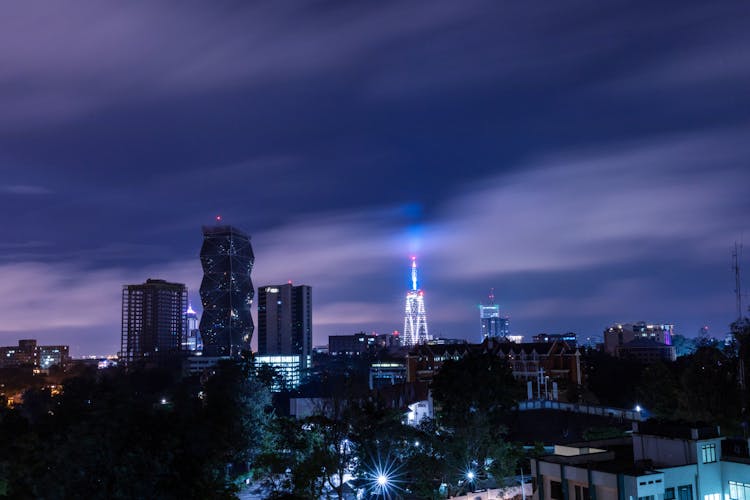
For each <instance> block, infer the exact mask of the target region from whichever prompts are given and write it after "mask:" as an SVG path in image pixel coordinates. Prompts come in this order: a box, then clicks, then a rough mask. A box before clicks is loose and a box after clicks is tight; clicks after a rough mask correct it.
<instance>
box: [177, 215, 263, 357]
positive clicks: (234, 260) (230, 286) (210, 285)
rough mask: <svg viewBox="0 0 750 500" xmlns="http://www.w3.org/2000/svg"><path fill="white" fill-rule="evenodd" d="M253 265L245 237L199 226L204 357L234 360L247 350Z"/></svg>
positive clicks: (227, 229)
mask: <svg viewBox="0 0 750 500" xmlns="http://www.w3.org/2000/svg"><path fill="white" fill-rule="evenodd" d="M254 262H255V256H254V254H253V247H252V245H250V238H249V237H248V236H247V235H246V234H245V233H243V232H242V231H240V230H239V229H237V228H235V227H232V226H203V246H202V247H201V265H202V266H203V281H202V282H201V289H200V294H201V302H202V304H203V314H202V315H201V321H200V335H201V338H202V340H203V354H204V355H205V356H236V355H239V353H240V352H242V350H244V349H250V339H251V338H252V336H253V330H254V325H253V318H252V317H251V316H250V306H251V305H252V303H253V296H254V293H255V291H254V289H253V282H252V281H251V279H250V272H251V271H252V269H253V263H254ZM183 311H184V309H183Z"/></svg>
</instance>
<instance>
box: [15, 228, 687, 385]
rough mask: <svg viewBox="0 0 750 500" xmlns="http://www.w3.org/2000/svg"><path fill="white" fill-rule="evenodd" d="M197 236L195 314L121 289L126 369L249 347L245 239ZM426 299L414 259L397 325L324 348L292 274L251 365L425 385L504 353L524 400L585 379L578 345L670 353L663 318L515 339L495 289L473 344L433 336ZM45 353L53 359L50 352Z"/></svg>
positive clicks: (212, 357) (163, 288) (177, 295)
mask: <svg viewBox="0 0 750 500" xmlns="http://www.w3.org/2000/svg"><path fill="white" fill-rule="evenodd" d="M202 233H203V244H202V246H201V249H200V261H201V265H202V269H203V279H202V281H201V285H200V298H201V305H202V315H200V317H199V315H198V314H197V313H196V311H195V310H194V309H193V308H192V305H191V304H190V303H189V302H188V293H187V288H186V287H185V285H184V284H181V283H171V282H168V281H165V280H161V279H148V280H146V282H145V283H141V284H133V285H125V286H123V297H122V333H121V350H120V353H119V356H120V360H121V361H122V362H123V363H124V364H125V365H126V366H132V365H137V364H144V363H145V364H160V363H165V362H170V363H171V362H173V360H179V362H180V363H182V367H183V371H184V372H185V373H200V372H202V371H204V370H206V369H208V368H211V367H212V366H214V365H215V364H216V363H217V362H218V361H219V360H221V359H226V358H229V357H233V356H238V355H240V354H241V353H243V352H248V351H249V346H250V340H251V338H252V335H253V333H254V331H255V328H256V325H255V324H254V323H253V319H252V316H251V307H252V305H253V301H254V299H255V298H256V289H255V288H254V287H253V282H252V278H251V272H252V270H253V266H254V262H255V257H254V253H253V248H252V245H251V243H250V237H249V236H248V235H247V234H245V233H244V232H242V231H240V230H239V229H237V228H235V227H233V226H229V225H222V224H219V225H216V226H204V227H203V228H202ZM424 297H425V294H424V291H423V290H422V288H421V287H420V283H419V279H418V267H417V261H416V258H415V257H412V259H411V266H410V286H409V288H408V290H407V292H406V300H405V309H404V328H403V332H398V331H394V332H393V333H390V334H378V333H365V332H358V333H352V334H345V335H331V336H330V337H329V338H328V345H327V346H319V347H316V348H315V349H313V324H312V317H313V313H312V310H313V304H312V288H311V287H310V286H308V285H295V284H293V283H292V282H291V281H290V282H287V283H283V284H268V285H263V286H260V287H258V288H257V302H258V315H257V318H258V320H257V321H258V324H257V329H258V332H257V339H258V351H257V353H255V355H254V361H255V364H256V368H257V369H258V370H266V372H265V373H268V371H267V369H271V370H272V372H271V373H274V374H275V377H276V378H275V379H274V380H275V382H274V386H273V388H274V389H275V390H282V389H294V388H297V387H299V386H300V385H301V384H302V383H303V382H304V380H305V377H306V376H307V374H309V373H313V372H319V371H320V370H325V369H326V368H325V365H326V363H331V362H334V360H336V359H339V360H341V359H360V360H363V361H365V362H367V363H369V381H368V382H369V385H370V388H371V389H383V388H386V387H392V386H396V385H398V384H410V383H420V384H422V383H427V382H429V381H430V380H431V379H432V377H433V376H434V374H435V373H436V372H437V371H438V370H439V369H440V367H441V366H442V364H443V363H444V362H445V361H447V360H449V359H460V358H461V357H463V356H465V355H466V354H468V353H471V352H478V351H481V352H490V353H492V354H493V355H496V356H498V357H500V358H502V359H505V360H506V361H507V362H508V363H509V365H510V367H511V368H512V371H513V375H514V376H515V377H516V378H519V379H521V380H524V381H526V382H527V396H528V398H529V399H539V398H542V399H545V398H546V399H557V398H558V392H557V384H558V382H559V383H562V384H567V385H569V384H573V385H581V384H582V383H583V378H584V373H585V370H583V368H582V367H581V359H580V358H581V353H582V350H584V349H591V348H599V346H603V349H604V351H605V352H607V353H609V354H610V355H612V356H617V357H622V358H629V359H633V360H635V361H638V362H641V363H653V362H656V361H659V360H672V359H675V351H674V347H673V346H672V336H673V326H672V325H670V324H650V323H645V322H636V323H625V324H619V323H618V324H614V325H612V326H610V327H608V328H606V329H605V330H604V333H603V336H602V337H601V338H599V337H596V336H589V337H586V338H585V339H584V340H583V341H580V342H579V339H578V335H577V334H576V333H574V332H567V333H539V334H536V335H533V336H532V337H531V342H526V343H524V338H523V336H521V335H512V334H511V329H510V318H509V316H508V315H507V314H504V313H503V311H501V308H500V305H499V304H497V303H496V302H495V293H494V289H491V290H490V293H489V296H488V299H489V300H488V301H487V302H486V303H482V304H480V305H479V333H480V336H479V340H480V342H479V343H477V344H471V343H468V342H467V341H466V340H463V339H449V338H442V337H437V338H433V336H432V335H431V334H430V331H429V329H428V321H427V312H426V308H425V298H424ZM3 349H5V350H6V351H3V352H8V353H11V354H7V355H6V356H4V357H7V358H8V359H9V360H10V359H22V357H23V356H24V355H22V354H18V355H16V354H15V351H12V352H11V351H9V349H11V348H3ZM66 349H67V348H66ZM65 352H66V354H65V355H67V350H66V351H65ZM45 359H50V360H52V358H51V357H50V356H49V355H47V358H45ZM316 360H317V361H316ZM8 362H10V361H8ZM14 362H16V361H14ZM52 362H53V361H43V362H42V364H49V363H52ZM264 365H265V367H266V368H263V367H264Z"/></svg>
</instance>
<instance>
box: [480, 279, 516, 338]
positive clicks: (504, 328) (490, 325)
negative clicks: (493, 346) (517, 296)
mask: <svg viewBox="0 0 750 500" xmlns="http://www.w3.org/2000/svg"><path fill="white" fill-rule="evenodd" d="M489 299H490V303H489V304H487V305H485V304H479V325H480V329H481V333H482V340H484V339H486V338H503V337H505V338H507V337H508V336H509V335H510V319H509V318H507V317H505V316H500V305H499V304H495V289H494V288H492V289H490V295H489Z"/></svg>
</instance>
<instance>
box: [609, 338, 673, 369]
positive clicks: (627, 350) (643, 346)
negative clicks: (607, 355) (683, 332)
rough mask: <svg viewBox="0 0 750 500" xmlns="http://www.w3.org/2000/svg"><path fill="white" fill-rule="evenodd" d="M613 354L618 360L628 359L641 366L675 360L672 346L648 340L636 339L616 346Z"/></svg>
mask: <svg viewBox="0 0 750 500" xmlns="http://www.w3.org/2000/svg"><path fill="white" fill-rule="evenodd" d="M615 354H616V355H617V357H618V358H630V359H633V360H635V361H638V362H639V363H643V364H651V363H656V362H657V361H674V360H676V359H677V353H676V352H675V348H674V346H671V345H667V344H663V343H661V342H657V341H656V340H653V339H649V338H636V339H634V340H631V341H630V342H627V343H625V344H623V345H620V346H617V350H616V351H615Z"/></svg>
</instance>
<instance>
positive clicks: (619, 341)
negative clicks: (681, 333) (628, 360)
mask: <svg viewBox="0 0 750 500" xmlns="http://www.w3.org/2000/svg"><path fill="white" fill-rule="evenodd" d="M673 332H674V325H668V324H647V323H645V322H643V321H640V322H638V323H624V324H619V323H617V324H614V325H612V326H610V327H609V328H607V329H606V330H604V350H605V351H606V352H607V353H609V354H611V355H613V356H616V355H617V348H618V347H619V346H622V345H624V344H627V343H628V342H630V341H631V340H635V339H651V340H655V341H656V342H659V343H661V344H665V345H668V346H671V345H672V336H673Z"/></svg>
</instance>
